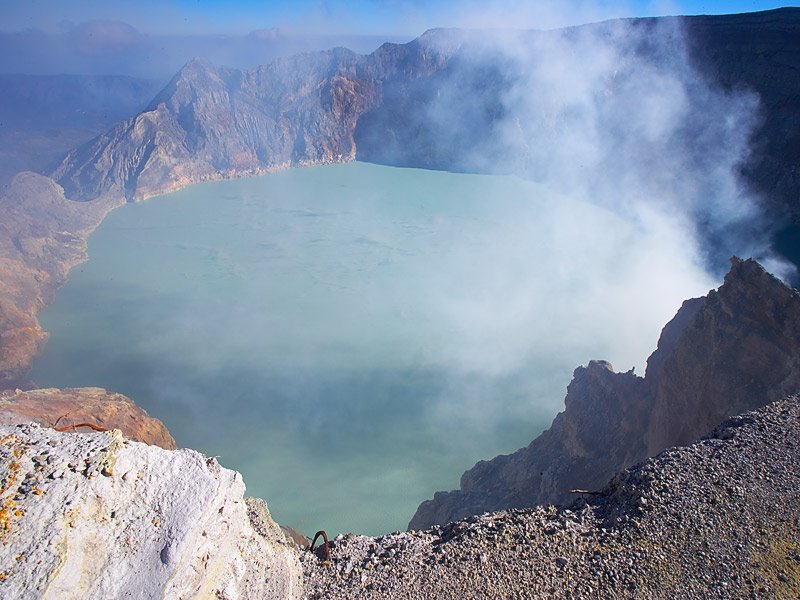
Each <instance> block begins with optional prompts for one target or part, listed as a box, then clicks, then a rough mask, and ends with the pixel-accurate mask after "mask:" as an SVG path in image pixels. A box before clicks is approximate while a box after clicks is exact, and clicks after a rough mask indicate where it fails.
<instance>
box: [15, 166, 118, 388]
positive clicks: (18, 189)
mask: <svg viewBox="0 0 800 600" xmlns="http://www.w3.org/2000/svg"><path fill="white" fill-rule="evenodd" d="M113 206H114V202H113V201H111V200H109V199H108V198H102V199H98V200H95V201H93V202H80V203H79V202H72V201H70V200H67V199H66V198H65V197H64V193H63V190H62V189H61V188H60V187H59V186H58V185H57V184H56V183H55V182H54V181H53V180H52V179H49V178H47V177H43V176H41V175H37V174H35V173H31V172H23V173H19V174H18V175H16V176H15V177H14V179H13V180H12V182H11V184H10V185H9V187H8V188H7V189H6V190H5V191H4V192H3V193H2V194H0V212H2V215H3V218H2V220H0V272H1V273H2V277H0V389H5V388H12V387H15V386H20V385H24V381H23V379H24V377H25V375H26V374H27V372H28V370H29V369H30V364H31V361H32V360H33V357H34V356H36V354H37V353H38V352H39V350H40V349H41V346H42V344H43V343H44V341H45V339H46V334H45V333H44V332H43V331H42V329H41V327H40V326H39V322H38V320H37V319H36V315H37V314H38V312H39V310H41V308H42V307H43V306H45V305H46V304H48V303H49V302H50V301H51V300H52V298H53V296H54V294H55V292H56V290H57V289H58V288H59V287H60V286H61V285H62V284H63V283H64V281H65V280H66V277H67V273H68V272H69V269H70V268H71V267H73V266H74V265H76V264H78V263H80V262H82V261H83V260H85V259H86V237H87V236H88V235H89V233H91V231H93V230H94V228H95V227H96V226H97V225H98V224H99V223H100V222H101V221H102V219H103V217H104V216H105V215H106V214H107V212H108V211H109V210H111V208H112V207H113Z"/></svg>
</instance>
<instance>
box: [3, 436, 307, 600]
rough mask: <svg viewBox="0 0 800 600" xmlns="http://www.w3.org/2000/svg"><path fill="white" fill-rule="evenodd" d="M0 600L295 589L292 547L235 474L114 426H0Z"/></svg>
mask: <svg viewBox="0 0 800 600" xmlns="http://www.w3.org/2000/svg"><path fill="white" fill-rule="evenodd" d="M0 481H2V487H0V523H1V524H2V529H1V530H0V539H2V542H3V543H2V544H1V545H0V590H1V592H0V593H2V595H3V597H5V598H97V599H106V598H227V599H233V598H275V599H280V600H284V599H291V598H299V597H300V596H301V593H302V572H301V570H300V566H299V561H298V557H297V556H296V554H295V551H294V550H293V549H292V548H291V547H290V546H289V545H288V544H287V542H286V540H285V538H284V537H283V534H282V533H281V531H280V529H279V528H278V526H277V525H275V523H274V522H273V521H272V519H271V518H270V516H269V512H268V511H267V507H266V504H265V503H264V502H263V501H260V500H252V499H245V498H243V492H244V483H243V482H242V478H241V476H240V475H239V474H238V473H236V472H234V471H229V470H227V469H224V468H222V467H221V466H220V465H219V464H218V463H217V462H216V461H215V460H214V459H213V458H206V457H205V456H202V455H201V454H198V453H197V452H194V451H192V450H176V451H167V450H163V449H161V448H157V447H155V446H148V445H145V444H140V443H137V442H128V441H125V440H124V439H123V438H122V436H121V435H120V433H119V431H111V432H107V433H91V434H85V433H74V434H67V433H58V432H55V431H53V430H50V429H42V428H40V427H38V426H36V425H19V426H16V427H0Z"/></svg>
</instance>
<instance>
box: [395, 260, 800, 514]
mask: <svg viewBox="0 0 800 600" xmlns="http://www.w3.org/2000/svg"><path fill="white" fill-rule="evenodd" d="M798 390H800V294H799V293H798V292H796V291H795V290H792V289H790V288H788V287H787V286H785V285H784V284H783V283H781V282H780V281H779V280H777V279H775V278H774V277H772V276H771V275H769V274H768V273H767V272H766V271H764V270H763V269H762V268H761V266H760V265H758V263H756V262H755V261H753V260H745V261H742V260H739V259H733V260H732V268H731V270H730V272H729V273H728V275H727V276H726V277H725V282H724V283H723V285H722V286H721V287H720V288H719V290H717V291H711V292H710V293H709V294H708V296H706V297H705V298H700V299H694V300H687V301H686V302H684V304H683V306H682V307H681V309H680V310H679V311H678V313H677V315H676V316H675V317H674V318H673V319H672V321H670V323H668V324H667V326H666V327H665V328H664V331H663V333H662V335H661V339H660V340H659V343H658V349H657V350H656V351H655V352H654V353H653V354H652V355H651V356H650V358H649V359H648V366H647V373H646V375H645V377H644V378H641V377H638V376H636V375H634V374H633V373H632V372H629V373H614V372H613V371H612V370H611V367H610V365H609V364H608V363H606V362H603V361H592V362H590V363H589V365H588V366H586V367H578V368H577V369H576V370H575V374H574V378H573V380H572V383H570V384H569V387H568V388H567V396H566V398H565V401H564V403H565V410H564V412H562V413H560V414H559V415H558V416H557V417H556V418H555V420H554V421H553V424H552V425H551V427H550V429H548V430H547V431H545V432H544V433H542V434H541V435H540V436H539V437H538V438H536V439H535V440H534V441H533V442H531V444H530V445H529V446H528V447H526V448H522V449H521V450H518V451H517V452H515V453H513V454H510V455H503V456H498V457H496V458H494V459H492V460H490V461H481V462H479V463H478V464H476V465H475V466H474V467H473V468H472V469H470V470H469V471H467V472H465V473H464V474H463V475H462V477H461V489H460V490H457V491H452V492H439V493H437V494H436V495H435V496H434V498H433V500H428V501H425V502H423V503H422V504H421V505H420V507H419V508H418V509H417V513H416V514H415V515H414V518H413V519H412V520H411V523H410V524H409V528H410V529H424V528H426V527H429V526H431V525H433V524H437V523H439V524H443V523H447V522H449V521H453V520H456V519H459V518H463V517H465V516H469V515H471V514H479V513H482V512H486V511H494V510H500V509H507V508H519V507H527V506H534V505H538V504H547V503H565V502H567V501H569V500H570V498H571V496H572V494H570V490H571V489H574V488H578V489H589V490H596V489H599V488H601V487H602V486H603V485H604V484H605V483H606V482H607V481H608V480H609V479H610V477H611V476H612V475H613V474H614V473H616V472H617V471H620V470H622V469H624V468H626V467H629V466H630V465H632V464H635V463H637V462H639V461H641V460H643V459H645V458H646V457H648V456H653V455H655V454H657V453H658V452H660V451H662V450H664V449H665V448H667V447H669V446H674V445H679V444H687V443H690V442H692V441H694V440H697V439H698V438H699V437H700V436H702V435H704V434H706V433H708V432H709V431H710V430H711V429H712V428H713V427H714V425H715V424H717V423H719V422H721V421H722V420H724V419H725V418H726V417H728V416H731V415H734V414H737V413H740V412H743V411H745V410H750V409H753V408H757V407H759V406H763V405H764V404H766V403H768V402H772V401H774V400H777V399H779V398H782V397H785V396H787V395H788V394H790V393H796V392H797V391H798Z"/></svg>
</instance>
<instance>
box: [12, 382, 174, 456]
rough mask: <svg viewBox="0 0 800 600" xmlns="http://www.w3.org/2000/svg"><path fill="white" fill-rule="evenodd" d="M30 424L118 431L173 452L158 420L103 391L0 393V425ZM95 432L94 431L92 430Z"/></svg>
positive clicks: (126, 398) (168, 435) (14, 391)
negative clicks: (94, 427)
mask: <svg viewBox="0 0 800 600" xmlns="http://www.w3.org/2000/svg"><path fill="white" fill-rule="evenodd" d="M26 422H33V423H38V424H39V425H43V426H45V427H52V428H56V427H58V428H59V429H60V430H64V431H90V430H91V429H93V427H91V426H90V425H86V424H87V423H88V424H91V425H94V426H96V427H97V428H99V429H105V430H110V429H119V430H120V431H121V432H122V434H123V435H124V436H125V437H126V438H127V439H130V440H135V441H137V442H144V443H145V444H150V445H151V446H160V447H161V448H164V449H165V450H174V449H175V448H176V447H177V446H176V445H175V439H174V438H173V437H172V435H171V434H170V432H169V431H168V430H167V428H166V427H165V426H164V424H163V423H162V422H161V421H159V420H158V419H156V418H154V417H151V416H150V415H148V414H147V412H146V411H145V410H144V409H142V408H139V407H138V406H136V404H134V403H133V401H132V400H131V399H130V398H128V397H126V396H123V395H122V394H117V393H114V392H109V391H106V390H104V389H103V388H67V389H63V390H60V389H55V388H48V389H41V390H30V391H27V392H26V391H22V390H7V391H5V392H0V425H16V424H17V423H26ZM95 430H97V429H95Z"/></svg>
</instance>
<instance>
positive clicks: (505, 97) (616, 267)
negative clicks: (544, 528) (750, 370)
mask: <svg viewBox="0 0 800 600" xmlns="http://www.w3.org/2000/svg"><path fill="white" fill-rule="evenodd" d="M658 27H659V28H663V27H665V28H666V30H664V29H661V30H659V31H655V30H654V29H653V28H652V27H641V26H639V27H633V26H631V25H630V24H610V25H608V26H603V27H598V28H593V29H592V28H589V29H573V30H567V31H564V32H550V33H546V34H541V33H540V34H536V35H529V34H519V35H503V34H500V35H497V36H492V35H487V37H486V39H484V40H483V41H482V42H481V43H478V44H475V45H473V46H470V47H467V48H466V50H465V51H464V53H462V54H459V55H458V57H457V59H454V60H453V62H452V64H450V65H449V66H448V68H447V69H446V70H445V72H444V74H443V75H442V76H441V77H439V76H438V75H437V77H435V78H431V79H430V80H427V79H424V78H422V79H421V81H419V82H415V83H414V84H413V85H414V86H419V87H415V88H414V90H415V93H416V94H418V95H412V96H408V94H407V92H408V90H407V89H406V88H404V87H403V86H400V88H399V90H394V91H392V90H391V89H388V87H387V89H386V90H384V91H385V92H386V96H385V98H386V99H387V104H386V106H388V107H389V108H388V109H387V114H388V118H387V117H386V115H383V116H382V115H381V114H372V115H365V118H364V121H363V122H364V123H372V124H373V127H374V128H373V129H372V130H371V131H366V132H364V131H363V130H362V131H357V132H356V133H357V134H358V135H364V137H363V138H360V139H363V141H364V144H363V145H361V146H360V151H362V150H364V149H366V148H369V147H370V144H372V148H373V150H374V149H375V148H377V149H378V150H380V151H381V152H382V153H383V154H381V155H379V156H378V158H375V156H373V157H372V158H373V159H375V160H378V159H381V160H385V161H386V162H392V163H396V164H404V162H405V164H408V162H407V161H411V162H412V163H413V162H414V161H416V163H418V164H428V165H430V164H434V163H435V164H436V165H437V166H441V167H444V168H450V169H458V170H466V171H478V172H485V173H497V174H496V175H465V174H454V173H448V172H434V171H422V170H416V169H400V168H391V167H381V166H375V165H369V164H366V163H355V164H347V165H338V166H328V167H315V168H309V169H302V170H293V171H289V172H284V173H279V174H275V175H269V176H265V177H260V178H254V179H246V180H238V181H227V182H219V183H213V184H203V185H197V186H193V187H191V188H187V189H185V190H183V191H180V192H177V193H175V194H171V195H169V196H166V197H163V198H160V199H157V200H154V201H151V202H148V203H146V204H145V205H134V206H126V207H124V208H123V209H121V210H118V211H116V212H114V213H113V214H112V215H111V216H110V217H109V218H108V219H107V221H106V222H104V223H103V225H102V226H101V228H100V229H99V230H98V231H97V232H96V233H95V234H94V235H93V237H92V238H91V241H90V249H89V250H90V252H89V253H90V256H91V260H90V261H89V262H88V263H87V264H85V265H83V266H82V267H80V268H79V269H77V270H76V271H75V272H73V274H71V275H70V280H69V283H68V284H67V286H66V287H65V288H64V289H63V290H62V291H61V292H60V293H59V297H58V299H57V301H56V302H55V304H53V305H52V306H51V307H50V308H49V309H47V311H45V313H44V314H43V323H44V326H45V328H46V329H48V330H49V331H51V332H52V337H51V339H50V341H49V342H48V346H47V348H46V351H45V355H44V356H43V357H42V359H41V360H39V362H38V363H37V364H36V365H35V368H34V372H33V373H32V378H33V379H34V380H35V381H37V382H38V383H39V384H41V385H58V386H68V385H76V386H77V385H86V383H87V382H91V383H93V384H96V385H102V386H105V387H107V388H110V389H113V390H115V391H120V392H123V393H125V394H127V395H129V396H131V397H132V398H134V399H135V400H136V401H137V402H138V403H140V404H142V405H143V406H145V407H146V408H147V409H148V410H149V411H150V412H151V413H153V414H154V415H156V416H158V417H159V418H161V419H163V420H164V421H165V422H166V424H167V426H168V427H169V429H170V430H171V431H172V432H173V434H174V435H175V437H176V439H177V440H178V443H179V444H181V445H184V446H189V447H193V448H196V449H199V450H202V451H204V452H206V453H207V454H211V455H219V456H220V460H221V462H222V463H223V464H224V465H226V466H228V467H232V468H235V469H238V470H240V471H242V472H243V474H244V476H245V481H246V482H247V484H248V486H249V487H248V493H249V494H251V495H256V496H261V497H264V498H266V499H267V500H268V501H269V503H270V508H271V510H272V512H273V515H274V516H275V518H276V519H277V520H278V521H279V522H281V523H283V524H286V525H291V526H294V527H296V528H298V529H300V530H301V531H304V532H306V533H312V532H313V531H315V530H317V529H320V528H324V529H327V530H328V532H331V533H334V532H338V531H345V530H354V531H358V532H363V533H381V532H387V531H390V530H393V529H402V528H404V527H405V525H406V523H407V522H408V520H409V519H410V517H411V515H412V514H413V512H414V510H415V508H416V506H417V504H418V503H419V502H420V501H421V500H423V499H425V498H427V497H430V496H431V495H432V493H433V492H434V491H435V490H439V489H448V488H455V487H457V485H458V476H459V474H460V473H461V472H462V471H463V470H464V469H466V468H468V467H470V466H471V465H472V464H473V463H474V462H475V461H476V460H478V459H483V458H490V457H492V456H494V455H496V454H498V453H507V452H511V451H514V450H516V449H517V448H518V447H520V446H522V445H525V444H527V443H528V442H530V440H531V439H533V438H534V437H535V436H536V435H537V434H538V433H539V432H540V431H541V430H542V429H543V428H544V427H546V426H547V424H549V422H550V420H551V419H552V417H553V416H554V414H555V413H556V412H557V411H558V410H559V409H560V408H561V406H562V401H563V397H564V393H565V388H566V385H567V383H568V382H569V380H570V377H571V373H572V370H573V369H574V368H575V367H576V366H578V365H580V364H585V363H587V362H588V361H589V360H590V359H595V358H604V359H607V360H610V361H611V362H612V363H613V364H614V366H615V367H616V368H617V369H622V370H628V369H630V368H633V367H635V368H636V369H637V370H638V372H639V373H642V371H643V370H644V366H645V365H644V361H645V359H646V357H647V356H648V355H649V354H650V353H651V352H652V351H653V350H654V348H655V345H656V341H657V339H658V335H659V332H660V330H661V328H662V327H663V325H664V324H665V323H666V322H667V321H668V320H669V319H670V318H671V317H672V315H673V314H674V313H675V312H676V310H677V309H678V307H679V306H680V303H681V301H682V300H684V299H686V298H689V297H692V296H699V295H702V294H705V293H706V292H707V291H708V289H709V288H712V287H715V286H716V285H718V284H719V283H720V276H721V273H722V270H723V269H724V266H723V265H724V263H725V261H726V259H727V258H728V257H729V255H730V254H732V253H738V254H740V255H744V256H750V255H754V256H757V257H758V258H760V259H761V260H762V261H766V262H767V264H768V266H770V267H771V268H772V270H774V271H777V272H778V273H779V274H780V272H781V269H784V268H785V266H783V265H781V264H780V263H779V262H777V261H775V260H773V259H771V257H770V253H769V248H768V247H767V245H766V244H765V243H764V240H765V239H766V236H765V235H764V231H765V230H766V229H765V222H764V220H763V215H761V214H760V212H759V209H758V201H757V199H756V198H753V197H751V196H750V195H749V194H748V192H747V190H746V189H744V188H743V187H742V185H741V182H740V178H739V176H738V169H739V168H740V166H741V163H742V161H743V160H744V159H745V158H746V156H747V153H748V141H749V136H750V133H751V131H752V129H753V127H754V125H755V123H757V119H758V99H757V98H756V97H754V96H753V95H752V94H749V93H748V92H746V91H736V92H723V91H721V90H718V89H715V88H714V87H713V86H711V85H709V84H708V83H707V82H706V81H705V80H704V79H703V78H702V77H701V76H700V75H699V74H698V73H697V72H696V71H695V69H694V68H693V66H692V65H691V63H690V61H689V59H688V58H687V56H688V54H687V52H686V51H685V48H684V41H683V38H682V36H681V32H680V30H679V29H678V28H677V27H676V25H675V23H674V22H672V23H669V22H668V23H667V24H666V25H663V26H662V25H659V26H658ZM454 35H455V37H454V39H456V40H457V39H458V36H459V35H460V34H454ZM445 39H447V38H446V36H445ZM473 41H474V37H473ZM426 85H429V86H430V87H429V88H426V87H425V86H426ZM392 93H396V94H398V95H397V96H395V97H394V100H392V99H391V98H392V96H391V94H392ZM398 98H399V100H398ZM407 98H411V101H412V107H411V108H412V110H406V108H407V107H405V106H404V105H403V102H404V101H405V100H406V99H407ZM420 98H423V99H424V101H419V99H420ZM418 101H419V102H418ZM392 102H397V104H392ZM395 108H397V109H398V110H400V109H402V110H406V113H403V112H402V110H400V112H398V113H397V114H406V119H398V118H397V117H396V113H395V112H394V109H395ZM378 112H380V111H378ZM382 118H387V121H386V122H385V123H384V122H382V121H381V119H382ZM376 124H377V125H376ZM384 125H385V128H383V129H382V127H383V126H384ZM409 132H411V133H410V135H412V136H413V135H416V136H417V137H416V138H413V137H412V138H408V139H405V138H403V135H406V134H407V133H409ZM420 132H421V133H420ZM370 136H372V137H370ZM392 140H396V141H397V143H396V145H394V146H393V145H392ZM426 153H427V154H426ZM426 161H427V162H426ZM508 173H515V174H517V175H521V176H524V177H525V178H526V179H525V180H523V179H518V178H516V177H512V176H510V175H508ZM501 174H504V175H501ZM701 240H702V241H701Z"/></svg>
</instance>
